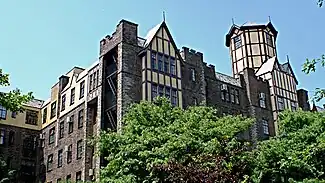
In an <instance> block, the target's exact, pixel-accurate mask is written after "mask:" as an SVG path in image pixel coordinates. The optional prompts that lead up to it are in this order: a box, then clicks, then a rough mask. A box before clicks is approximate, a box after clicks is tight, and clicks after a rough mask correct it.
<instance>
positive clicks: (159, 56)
mask: <svg viewBox="0 0 325 183" xmlns="http://www.w3.org/2000/svg"><path fill="white" fill-rule="evenodd" d="M158 70H159V71H163V55H162V54H160V53H159V54H158Z"/></svg>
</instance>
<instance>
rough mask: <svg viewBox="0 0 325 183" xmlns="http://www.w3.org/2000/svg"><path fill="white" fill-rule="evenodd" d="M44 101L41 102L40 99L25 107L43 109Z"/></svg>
mask: <svg viewBox="0 0 325 183" xmlns="http://www.w3.org/2000/svg"><path fill="white" fill-rule="evenodd" d="M43 103H44V101H43V100H39V99H33V100H31V101H29V102H27V103H26V104H25V106H28V107H34V108H38V109H40V108H42V105H43Z"/></svg>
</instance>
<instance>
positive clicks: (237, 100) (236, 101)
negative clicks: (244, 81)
mask: <svg viewBox="0 0 325 183" xmlns="http://www.w3.org/2000/svg"><path fill="white" fill-rule="evenodd" d="M235 103H236V104H239V91H238V90H237V89H236V90H235Z"/></svg>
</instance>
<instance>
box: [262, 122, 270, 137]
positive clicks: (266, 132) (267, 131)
mask: <svg viewBox="0 0 325 183" xmlns="http://www.w3.org/2000/svg"><path fill="white" fill-rule="evenodd" d="M262 125H263V134H264V135H270V129H269V122H268V121H267V120H266V119H262Z"/></svg>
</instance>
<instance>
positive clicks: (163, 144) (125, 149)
mask: <svg viewBox="0 0 325 183" xmlns="http://www.w3.org/2000/svg"><path fill="white" fill-rule="evenodd" d="M123 122H124V126H123V128H122V130H121V133H119V132H118V133H117V132H103V133H102V134H101V138H100V139H99V147H100V152H101V154H102V155H103V156H104V157H105V159H106V160H107V162H108V164H107V166H106V167H103V168H102V170H101V178H102V181H103V182H116V183H119V182H123V183H125V182H132V183H133V182H154V181H159V180H162V179H164V178H166V177H168V176H170V174H168V173H169V172H164V171H160V170H162V169H161V167H162V166H168V164H169V163H171V162H172V163H175V164H177V165H180V166H183V167H184V166H185V167H189V168H190V167H191V166H188V165H189V164H191V163H192V164H196V165H197V164H198V163H199V164H200V168H202V170H206V169H207V168H211V169H213V168H215V167H216V163H215V161H216V160H217V158H219V157H226V154H231V153H233V154H234V156H227V159H225V158H224V159H223V160H221V162H220V163H219V164H220V166H219V167H218V168H223V172H224V173H226V172H227V173H228V172H231V171H232V170H233V169H234V168H235V167H236V166H237V165H238V164H239V163H240V162H242V161H238V160H240V159H241V158H242V157H244V155H242V153H239V152H240V151H239V152H238V151H237V150H238V149H243V148H242V147H244V143H241V142H238V141H237V140H236V136H237V135H238V134H239V133H241V132H243V131H245V130H247V129H248V128H249V127H250V125H251V124H252V123H253V120H251V119H246V118H243V117H241V116H236V117H230V116H227V117H222V118H219V117H217V115H216V111H215V110H214V109H212V108H209V107H191V108H189V109H187V110H182V109H180V108H177V107H173V106H171V104H170V103H169V102H168V100H166V99H162V98H158V99H157V100H156V101H155V102H154V103H150V102H141V103H140V104H135V105H133V106H132V107H131V108H130V110H129V112H128V113H127V115H126V116H125V118H124V121H123ZM237 152H238V153H237ZM236 153H237V154H236ZM222 155H223V156H222ZM203 159H204V161H202V160H203ZM182 170H183V169H182ZM227 170H228V171H227ZM210 172H211V171H210ZM164 173H166V176H165V177H164ZM201 173H202V171H201ZM208 173H209V171H208ZM206 175H207V174H206ZM241 178H242V179H244V177H241ZM166 182H168V181H166ZM178 182H182V181H181V180H179V179H178Z"/></svg>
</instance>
